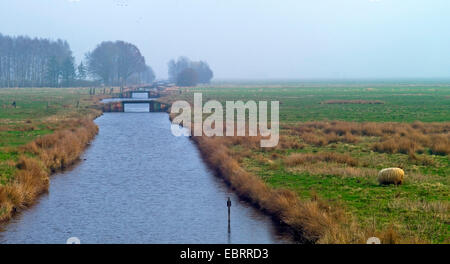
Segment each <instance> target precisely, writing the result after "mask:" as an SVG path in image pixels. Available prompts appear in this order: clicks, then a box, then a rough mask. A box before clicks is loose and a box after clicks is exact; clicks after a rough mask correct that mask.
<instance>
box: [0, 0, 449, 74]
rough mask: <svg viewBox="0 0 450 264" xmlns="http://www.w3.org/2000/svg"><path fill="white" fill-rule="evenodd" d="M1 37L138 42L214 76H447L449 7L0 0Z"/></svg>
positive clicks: (163, 65)
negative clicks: (203, 65) (206, 67)
mask: <svg viewBox="0 0 450 264" xmlns="http://www.w3.org/2000/svg"><path fill="white" fill-rule="evenodd" d="M0 33H2V34H5V35H14V36H17V35H29V36H31V37H45V38H51V39H57V38H61V39H65V40H67V41H68V42H69V43H70V45H71V48H72V50H73V51H74V55H75V56H76V59H77V61H78V62H79V61H80V60H81V59H83V58H84V54H85V53H86V52H88V51H90V50H92V49H93V48H95V46H96V45H97V44H98V43H100V42H101V41H104V40H125V41H128V42H131V43H134V44H136V45H137V46H138V47H139V49H140V50H141V52H142V53H143V55H144V56H145V57H146V60H147V63H148V64H149V65H150V66H152V67H153V69H154V70H155V72H156V75H157V77H158V78H165V77H166V76H167V62H168V60H170V59H171V58H175V57H178V56H180V55H184V56H188V57H190V58H191V59H193V60H199V59H201V60H205V61H207V62H208V63H209V64H210V66H211V68H212V69H213V70H214V72H215V77H216V78H253V79H254V78H395V77H450V1H449V0H0Z"/></svg>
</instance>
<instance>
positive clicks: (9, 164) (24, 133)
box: [0, 88, 92, 184]
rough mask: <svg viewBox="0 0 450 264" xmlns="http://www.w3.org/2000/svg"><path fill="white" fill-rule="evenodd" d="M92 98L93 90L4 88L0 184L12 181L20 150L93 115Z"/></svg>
mask: <svg viewBox="0 0 450 264" xmlns="http://www.w3.org/2000/svg"><path fill="white" fill-rule="evenodd" d="M91 98H92V96H91V95H89V88H0V107H1V108H0V184H5V183H6V182H7V181H9V180H11V179H12V175H13V174H14V171H15V164H14V162H15V161H17V158H18V151H17V148H19V147H20V146H23V145H25V144H27V143H28V142H30V141H32V140H33V139H35V138H36V137H38V136H42V135H46V134H50V133H52V132H53V131H54V130H55V129H57V128H59V127H60V126H61V123H60V122H59V121H61V120H64V119H65V118H68V117H71V116H76V115H84V114H87V113H89V110H88V109H87V107H88V106H90V105H91V104H92V100H91ZM13 102H16V107H13V106H12V103H13ZM77 106H78V108H77Z"/></svg>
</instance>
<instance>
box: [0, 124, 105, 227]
mask: <svg viewBox="0 0 450 264" xmlns="http://www.w3.org/2000/svg"><path fill="white" fill-rule="evenodd" d="M70 127H72V128H70V129H64V130H60V131H56V132H54V133H53V134H49V135H45V136H42V137H39V138H37V139H36V140H34V141H32V142H31V143H29V144H27V145H26V146H24V147H22V149H21V153H22V155H21V156H20V158H19V161H18V162H17V164H16V167H17V171H16V174H15V175H14V179H13V181H12V182H10V183H8V184H6V185H2V186H0V222H5V221H7V220H9V219H10V218H11V217H12V216H13V214H14V213H15V212H16V211H17V210H20V209H22V208H25V207H28V206H30V205H32V204H33V203H34V202H35V200H36V198H37V197H38V196H39V195H40V194H42V193H44V192H46V191H47V190H48V186H49V175H50V173H51V172H55V171H57V170H59V169H64V168H65V167H67V166H69V165H71V164H73V163H74V162H75V161H76V160H77V159H78V158H79V156H80V155H81V152H82V151H83V149H84V148H85V147H86V145H87V144H88V143H89V142H90V141H91V140H92V139H93V138H94V136H95V135H96V134H97V132H98V127H97V125H95V123H94V122H93V121H92V119H90V118H86V119H79V120H77V121H75V122H72V123H71V126H70ZM30 155H31V156H32V157H30Z"/></svg>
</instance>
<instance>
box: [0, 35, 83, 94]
mask: <svg viewBox="0 0 450 264" xmlns="http://www.w3.org/2000/svg"><path fill="white" fill-rule="evenodd" d="M74 75H75V70H74V58H73V56H72V51H71V50H70V47H69V44H68V43H67V42H66V41H63V40H57V41H50V40H48V39H38V38H34V39H32V38H29V37H23V36H19V37H9V36H3V35H1V34H0V86H3V87H24V86H36V87H40V86H52V87H53V86H58V85H62V84H68V83H69V82H70V80H71V79H73V78H74Z"/></svg>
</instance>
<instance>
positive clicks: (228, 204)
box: [227, 197, 231, 233]
mask: <svg viewBox="0 0 450 264" xmlns="http://www.w3.org/2000/svg"><path fill="white" fill-rule="evenodd" d="M227 207H228V233H230V232H231V225H230V214H231V199H230V197H228V201H227Z"/></svg>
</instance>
